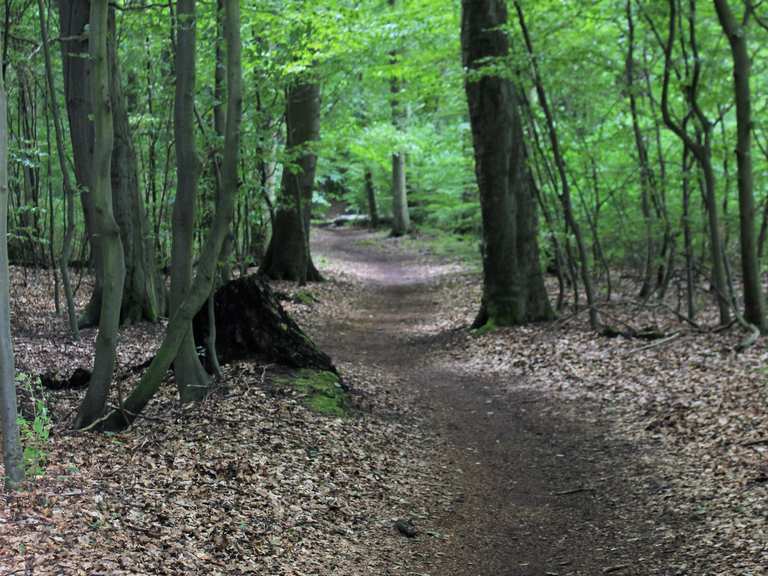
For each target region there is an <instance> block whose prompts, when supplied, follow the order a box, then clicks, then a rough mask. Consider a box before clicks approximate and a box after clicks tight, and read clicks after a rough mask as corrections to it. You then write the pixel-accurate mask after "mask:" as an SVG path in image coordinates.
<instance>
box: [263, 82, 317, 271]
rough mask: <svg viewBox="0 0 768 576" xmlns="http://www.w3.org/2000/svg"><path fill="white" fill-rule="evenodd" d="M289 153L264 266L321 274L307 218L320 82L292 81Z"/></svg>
mask: <svg viewBox="0 0 768 576" xmlns="http://www.w3.org/2000/svg"><path fill="white" fill-rule="evenodd" d="M285 123H286V132H287V137H286V144H285V148H286V156H287V157H288V158H289V159H290V164H287V165H286V166H284V168H283V175H282V180H281V182H280V194H279V197H278V205H277V209H276V211H275V220H274V225H273V229H272V238H271V239H270V241H269V247H268V248H267V253H266V255H265V257H264V262H263V264H262V267H261V271H262V273H263V274H265V275H266V276H268V277H269V278H272V279H275V280H293V281H296V282H307V281H317V280H321V279H322V278H321V277H320V273H319V272H318V271H317V269H316V268H315V266H314V264H313V263H312V255H311V252H310V248H309V222H310V218H311V214H312V212H311V211H312V193H313V191H314V185H315V169H316V167H317V155H316V154H315V152H314V150H312V145H313V143H314V142H315V141H316V140H317V139H318V138H319V137H320V86H319V85H318V84H317V83H316V82H314V81H311V80H299V81H297V82H295V83H293V84H291V86H289V87H288V90H287V92H286V103H285Z"/></svg>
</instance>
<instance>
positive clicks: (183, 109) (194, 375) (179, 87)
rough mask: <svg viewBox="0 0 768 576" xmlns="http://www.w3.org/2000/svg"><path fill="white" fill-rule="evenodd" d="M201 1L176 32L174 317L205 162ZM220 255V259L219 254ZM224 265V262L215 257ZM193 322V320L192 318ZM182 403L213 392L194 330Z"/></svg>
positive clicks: (188, 3) (182, 360)
mask: <svg viewBox="0 0 768 576" xmlns="http://www.w3.org/2000/svg"><path fill="white" fill-rule="evenodd" d="M196 18H197V16H196V7H195V0H179V2H178V13H177V18H176V22H177V31H176V99H175V106H174V136H175V138H176V200H175V201H174V203H173V216H172V226H173V245H172V247H171V302H170V304H171V317H174V316H175V315H177V313H178V310H179V308H180V307H181V305H182V303H183V302H184V301H185V300H186V299H187V296H188V294H189V291H190V289H191V285H192V250H193V243H194V231H195V205H196V202H195V200H196V198H197V179H198V174H199V169H200V167H199V163H198V159H197V151H196V147H195V130H194V117H195V76H196V72H195V52H196V29H197V20H196ZM217 256H218V254H217ZM215 260H216V262H218V258H215ZM190 321H191V318H190ZM173 368H174V372H175V374H176V385H177V386H178V389H179V395H180V397H181V400H182V402H189V401H195V400H201V399H202V398H203V397H205V394H206V393H207V391H208V383H209V381H208V375H207V374H206V373H205V370H204V369H203V366H202V365H201V364H200V360H199V359H198V357H197V351H196V350H195V341H194V340H193V338H192V330H191V327H190V326H188V327H187V329H186V330H185V335H184V337H183V340H182V342H181V347H180V349H179V352H178V355H176V359H175V360H174V364H173Z"/></svg>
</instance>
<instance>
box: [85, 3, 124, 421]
mask: <svg viewBox="0 0 768 576" xmlns="http://www.w3.org/2000/svg"><path fill="white" fill-rule="evenodd" d="M108 16H109V4H108V1H107V0H92V2H91V11H90V28H89V31H88V35H89V38H90V39H89V54H90V58H91V67H92V76H91V102H92V105H93V125H94V145H93V168H92V171H91V182H90V194H91V202H92V204H93V216H94V220H93V225H94V231H95V236H94V238H92V241H94V240H95V242H96V244H97V246H98V252H99V253H100V258H101V274H102V275H101V291H102V294H101V301H100V305H101V311H100V314H99V333H98V336H97V337H96V352H95V356H94V362H93V373H92V375H91V380H90V383H89V385H88V391H87V392H86V395H85V397H84V398H83V402H82V404H81V405H80V411H79V412H78V414H77V418H76V419H75V427H77V428H85V427H87V426H89V425H91V424H92V423H93V422H95V421H97V420H98V419H99V418H101V416H102V415H103V413H104V410H105V409H106V406H107V399H108V397H109V386H110V384H111V382H112V376H113V372H114V367H115V350H116V348H117V338H118V328H119V327H120V307H121V304H122V298H123V282H124V280H125V261H124V259H123V244H122V242H121V240H120V229H119V228H118V226H117V222H116V221H115V217H114V214H113V210H112V194H111V185H110V184H111V178H110V174H111V169H112V146H113V142H114V130H113V126H112V104H111V101H110V92H109V61H108V54H107V34H108V30H109V24H108Z"/></svg>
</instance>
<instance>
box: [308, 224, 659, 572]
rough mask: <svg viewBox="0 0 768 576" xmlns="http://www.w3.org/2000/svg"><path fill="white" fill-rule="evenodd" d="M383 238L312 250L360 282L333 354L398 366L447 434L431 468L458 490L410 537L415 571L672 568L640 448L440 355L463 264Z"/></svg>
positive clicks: (351, 234) (328, 239)
mask: <svg viewBox="0 0 768 576" xmlns="http://www.w3.org/2000/svg"><path fill="white" fill-rule="evenodd" d="M380 238H381V236H380V235H379V236H374V235H371V234H370V233H368V232H365V231H362V230H346V229H344V230H323V231H318V232H317V233H316V234H315V240H314V244H313V246H314V251H315V256H316V257H325V258H327V259H328V260H329V261H332V262H333V264H334V265H336V266H338V267H340V268H341V269H342V270H344V271H345V272H347V273H349V274H351V275H354V276H355V277H356V278H357V280H358V281H360V282H361V283H362V289H361V290H360V292H359V294H358V296H356V302H355V305H354V306H353V307H351V308H350V309H348V310H344V311H342V314H341V316H340V317H339V318H337V319H335V322H336V324H335V325H333V326H329V327H328V330H326V331H324V333H323V334H320V335H318V338H317V339H318V340H319V344H320V346H321V347H322V348H323V349H325V350H326V351H328V352H329V353H330V354H331V355H332V357H334V358H335V359H337V360H340V361H347V362H355V361H357V362H360V361H361V359H364V361H365V362H370V363H373V364H376V365H378V366H381V367H384V368H385V369H386V370H387V371H389V372H391V373H393V375H394V376H395V377H396V379H397V380H398V381H399V382H402V385H403V386H404V387H406V388H408V389H409V390H412V391H415V392H416V395H417V402H418V404H419V406H420V407H421V408H422V409H423V413H424V418H423V420H422V425H424V426H427V427H428V428H429V432H430V434H432V435H436V437H437V438H439V439H440V440H439V441H438V442H437V446H436V447H435V450H436V451H437V452H438V453H437V454H436V461H438V462H440V463H441V466H440V467H439V468H438V469H436V470H435V480H436V482H444V483H446V484H448V485H450V486H451V488H452V490H453V491H454V493H455V494H456V496H455V498H454V499H453V501H452V502H451V503H450V505H448V506H446V505H445V503H444V502H443V503H438V502H435V505H434V508H433V511H434V514H433V517H432V518H430V520H429V521H430V523H431V526H429V529H430V530H429V532H430V533H431V534H435V533H436V534H440V535H442V537H439V538H435V537H430V536H427V535H424V536H420V537H419V538H416V539H413V540H406V539H404V542H406V543H407V545H408V546H415V547H418V548H419V550H420V554H419V556H420V557H422V558H424V562H423V565H422V566H412V567H410V566H409V570H410V572H408V573H409V574H414V575H417V574H418V575H426V574H429V575H431V576H465V575H466V576H469V575H472V576H546V575H550V576H553V575H557V576H565V575H602V574H617V575H619V576H626V575H641V574H642V575H651V574H654V575H656V574H659V575H662V574H666V573H667V572H666V571H665V570H664V569H663V568H662V567H660V566H663V557H664V556H665V555H666V554H667V553H668V552H669V550H664V549H663V547H662V546H660V545H658V544H657V543H656V542H654V538H653V536H652V535H653V534H654V531H653V522H652V521H651V520H650V519H649V518H648V517H646V515H645V514H644V510H643V505H642V489H641V487H640V486H638V482H637V480H636V473H637V469H636V466H637V460H638V458H637V454H635V453H634V448H633V447H632V446H627V445H623V444H621V443H620V442H619V441H617V440H615V439H612V438H611V437H610V435H608V434H607V433H606V432H605V430H603V429H601V428H600V427H599V426H598V425H595V424H594V423H592V421H591V420H589V419H583V420H580V419H578V418H573V411H572V410H571V411H570V412H568V413H565V412H562V411H561V410H560V408H559V407H558V406H557V405H556V404H555V402H553V401H550V400H549V399H547V398H542V397H541V396H540V395H535V394H534V393H532V392H531V391H526V390H523V389H522V387H521V390H520V391H518V392H515V389H516V388H515V386H514V383H512V384H513V386H511V387H510V386H509V383H505V384H506V386H500V385H499V382H497V381H494V379H492V378H490V377H488V376H485V375H483V374H476V373H472V372H471V371H469V370H468V369H462V368H461V367H460V366H459V367H457V366H456V365H449V364H446V363H445V362H444V361H441V360H440V358H442V357H443V355H440V354H437V352H438V351H439V350H441V349H443V348H445V347H446V346H450V345H453V343H452V341H449V340H447V339H446V338H444V337H441V336H440V335H438V336H435V335H434V331H432V332H430V330H427V329H426V327H427V326H429V324H430V322H431V321H433V318H434V315H435V312H436V311H437V310H438V309H439V307H440V306H450V305H451V303H450V302H440V297H439V294H438V283H439V281H440V280H441V276H442V277H445V276H447V275H450V274H452V273H454V272H455V269H454V268H451V267H450V266H448V265H445V266H440V265H437V264H436V265H435V266H429V267H423V266H422V260H420V259H419V258H417V257H416V256H414V255H409V254H405V253H403V252H402V251H394V252H393V251H391V250H382V249H381V247H380ZM510 389H511V390H512V392H510V391H509V390H510ZM404 441H407V439H404ZM670 574H671V572H670Z"/></svg>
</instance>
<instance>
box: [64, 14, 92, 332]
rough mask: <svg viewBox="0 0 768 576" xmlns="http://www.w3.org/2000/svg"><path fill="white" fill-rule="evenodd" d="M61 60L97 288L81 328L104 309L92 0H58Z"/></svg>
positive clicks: (90, 324)
mask: <svg viewBox="0 0 768 576" xmlns="http://www.w3.org/2000/svg"><path fill="white" fill-rule="evenodd" d="M58 5H59V31H60V34H61V36H62V38H63V40H62V42H61V61H62V66H63V72H64V95H65V97H66V102H67V116H68V118H69V135H70V140H71V142H72V156H73V159H74V166H75V180H76V181H77V188H78V191H79V193H80V203H81V205H82V207H83V217H84V221H85V233H86V237H87V239H88V243H89V244H90V246H91V264H92V266H93V269H94V275H95V285H94V287H93V293H92V295H91V300H90V301H89V303H88V305H87V306H86V308H85V310H84V311H83V314H82V316H81V319H80V327H84V326H93V325H95V324H97V323H98V321H99V310H100V307H101V291H102V288H101V282H102V281H101V278H102V263H101V260H102V259H101V254H100V253H99V249H98V246H97V245H98V243H97V242H95V241H94V238H93V236H94V218H95V216H94V214H93V203H92V202H91V167H92V161H93V139H94V135H93V118H92V115H91V96H90V84H91V65H90V57H89V55H88V37H89V35H88V21H89V18H90V0H58Z"/></svg>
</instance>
